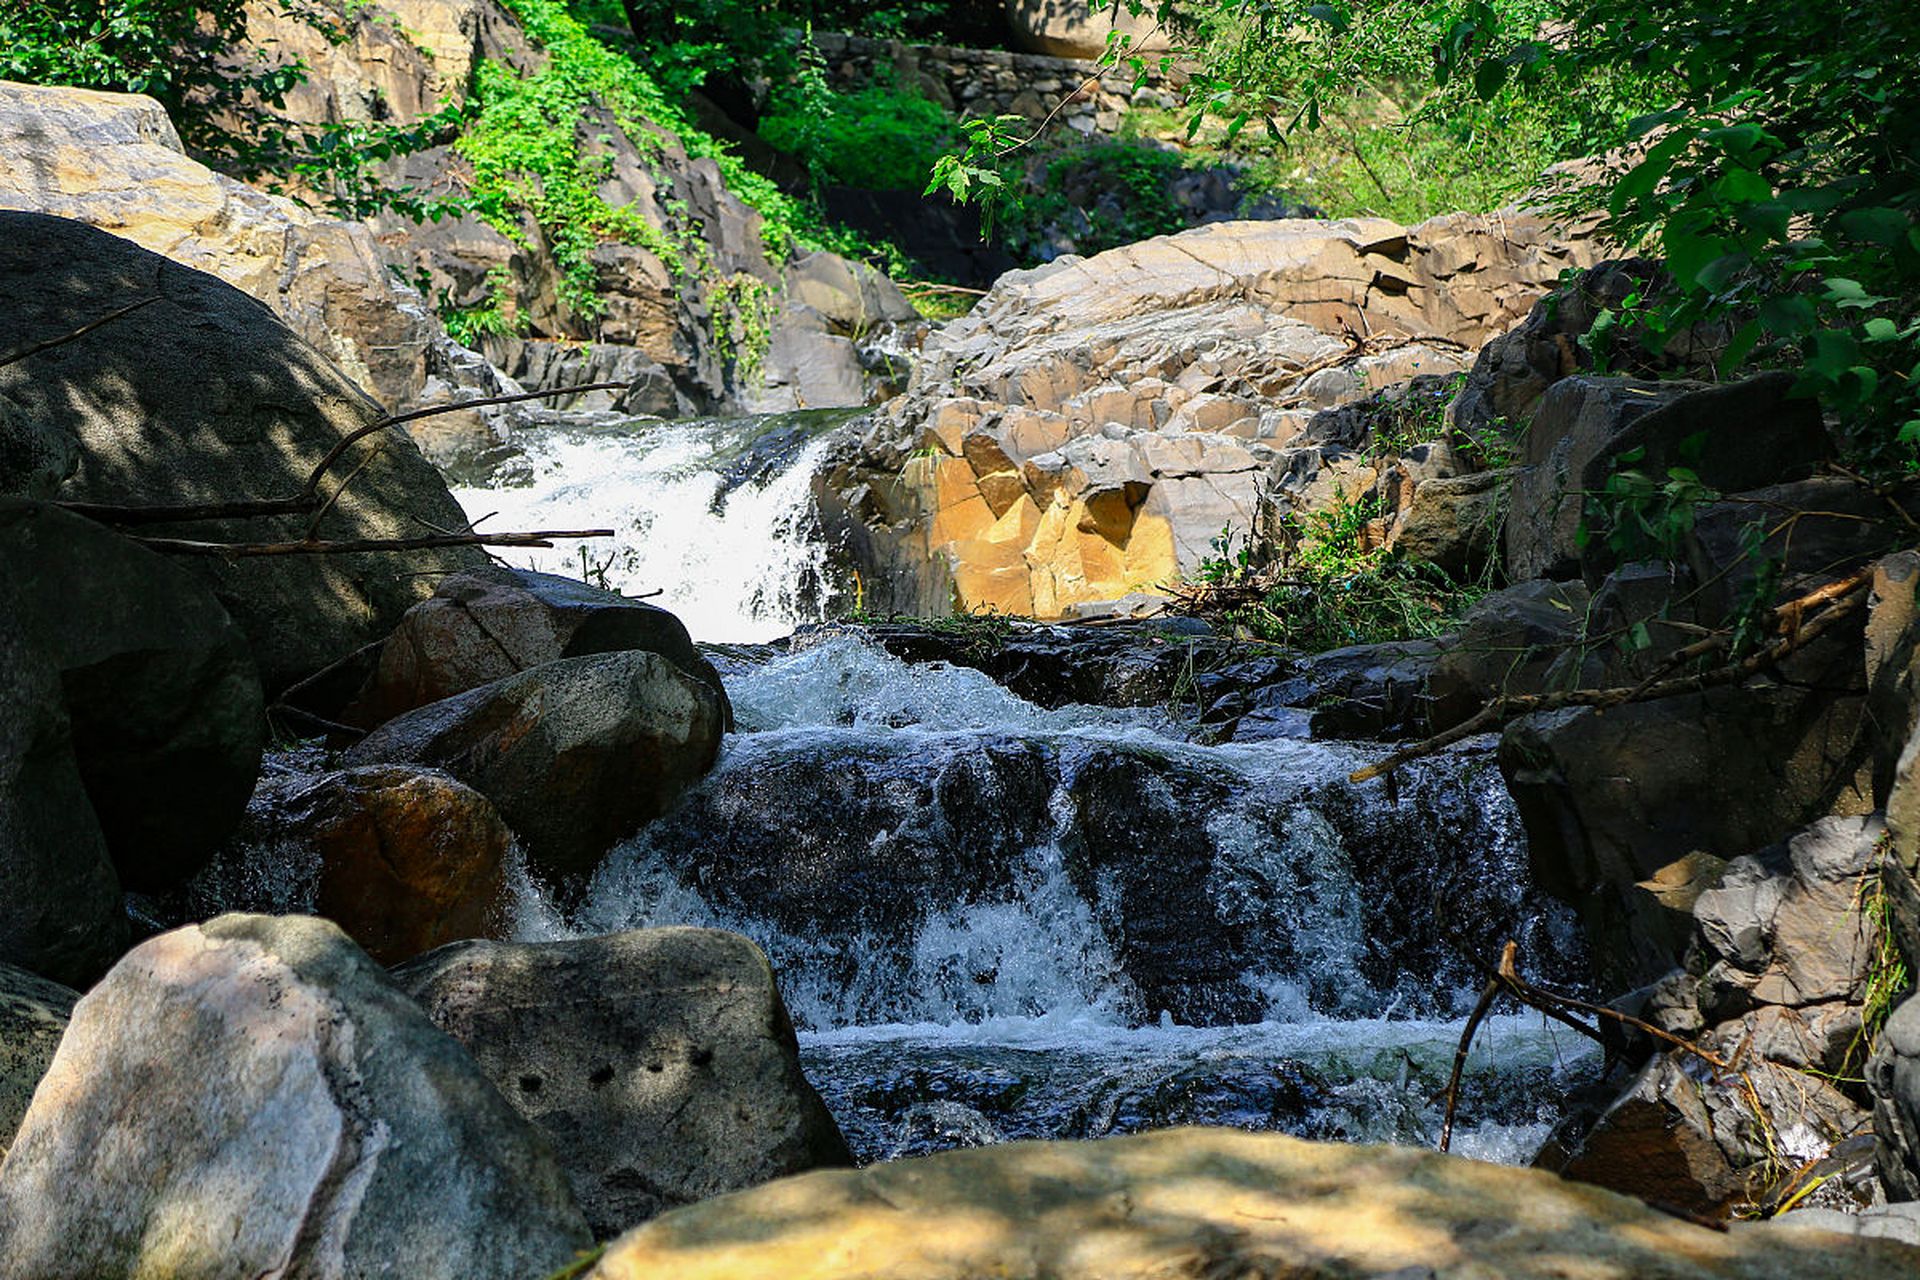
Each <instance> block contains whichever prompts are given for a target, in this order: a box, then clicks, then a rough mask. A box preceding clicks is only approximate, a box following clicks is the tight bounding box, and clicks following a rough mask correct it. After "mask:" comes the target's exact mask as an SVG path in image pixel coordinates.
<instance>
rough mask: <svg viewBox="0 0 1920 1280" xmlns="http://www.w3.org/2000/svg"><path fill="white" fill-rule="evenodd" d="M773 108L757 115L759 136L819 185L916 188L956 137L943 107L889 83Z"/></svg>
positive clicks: (789, 98) (786, 98) (785, 101)
mask: <svg viewBox="0 0 1920 1280" xmlns="http://www.w3.org/2000/svg"><path fill="white" fill-rule="evenodd" d="M776 103H777V105H776V106H775V108H774V109H773V110H772V111H769V112H768V113H767V114H766V115H765V116H763V117H761V120H760V136H761V137H763V138H765V139H766V140H767V141H768V142H770V143H772V144H773V145H774V146H776V147H778V148H780V149H781V150H782V151H788V152H791V153H793V154H794V155H796V156H797V157H799V159H800V160H801V161H802V162H803V163H805V164H806V165H807V167H808V168H809V170H811V171H813V172H814V173H816V174H817V175H818V176H819V177H820V178H821V179H822V180H825V181H831V182H836V183H839V184H841V185H843V186H848V187H859V188H862V189H864V190H870V191H898V190H909V189H911V190H916V191H917V190H919V189H920V188H921V187H924V186H925V185H926V183H927V175H928V174H929V173H931V172H932V171H933V166H934V164H935V162H937V161H938V160H939V158H940V157H941V156H942V155H944V154H946V152H947V151H948V150H950V149H951V148H952V146H953V143H954V139H955V137H956V136H957V129H956V124H955V121H954V118H953V114H952V113H951V112H949V111H948V110H947V109H946V108H944V107H942V106H940V105H939V104H938V103H935V102H929V101H928V100H927V99H926V98H924V97H922V96H920V95H919V94H917V93H913V92H910V91H908V90H904V89H897V88H894V87H892V86H891V85H885V84H874V85H869V86H867V87H866V88H863V89H855V90H851V91H848V92H838V91H835V90H825V91H824V92H821V93H818V94H813V95H804V96H803V95H800V94H794V93H788V94H784V95H782V96H781V97H779V98H777V99H776Z"/></svg>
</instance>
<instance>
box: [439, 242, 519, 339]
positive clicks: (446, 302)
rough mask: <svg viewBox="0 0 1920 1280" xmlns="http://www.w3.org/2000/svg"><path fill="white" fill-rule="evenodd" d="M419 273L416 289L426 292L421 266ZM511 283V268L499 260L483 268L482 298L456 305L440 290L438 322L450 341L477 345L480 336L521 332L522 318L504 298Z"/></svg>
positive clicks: (510, 287)
mask: <svg viewBox="0 0 1920 1280" xmlns="http://www.w3.org/2000/svg"><path fill="white" fill-rule="evenodd" d="M421 275H422V277H423V278H422V279H421V280H420V281H419V288H420V292H422V293H427V292H428V290H427V286H426V281H425V279H424V277H425V275H426V272H425V269H424V268H423V269H422V270H421ZM512 287H513V271H512V269H511V268H510V267H508V266H506V265H505V264H504V263H503V264H501V265H499V266H497V267H494V268H493V269H492V270H491V271H489V272H487V294H486V298H485V300H484V301H482V302H479V303H477V304H474V305H471V306H460V305H459V304H457V303H455V302H454V301H453V300H452V299H451V298H449V297H448V296H447V293H446V290H444V289H443V290H441V291H440V296H439V298H438V299H437V303H438V305H437V307H436V309H437V310H438V311H439V313H440V320H441V323H443V324H445V325H446V326H447V332H448V333H450V334H452V335H453V339H454V341H456V342H458V343H460V344H461V345H462V346H468V347H471V346H476V345H478V344H479V342H480V340H481V339H483V338H492V337H507V336H510V335H513V334H519V333H524V332H525V331H526V321H525V320H523V319H522V318H521V317H520V316H519V315H518V314H517V313H515V312H514V311H513V310H512V308H511V305H510V303H509V301H508V298H509V295H510V291H511V289H512Z"/></svg>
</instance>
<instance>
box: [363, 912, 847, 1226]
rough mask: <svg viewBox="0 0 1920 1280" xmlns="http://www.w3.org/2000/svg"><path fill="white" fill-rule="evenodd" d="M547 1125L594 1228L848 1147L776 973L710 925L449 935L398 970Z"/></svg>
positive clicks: (814, 1163) (438, 1021)
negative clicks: (489, 938)
mask: <svg viewBox="0 0 1920 1280" xmlns="http://www.w3.org/2000/svg"><path fill="white" fill-rule="evenodd" d="M394 976H395V980H396V981H397V982H399V984H400V985H401V986H402V987H403V988H404V989H405V990H406V991H407V992H408V993H409V994H410V995H412V996H413V998H414V999H415V1000H417V1001H418V1002H419V1003H420V1005H421V1007H422V1008H424V1009H425V1010H426V1011H427V1016H428V1017H430V1018H431V1019H432V1020H433V1021H434V1023H435V1025H437V1026H439V1027H440V1028H441V1029H442V1030H444V1031H446V1032H447V1033H448V1034H449V1035H452V1036H453V1037H454V1038H455V1039H456V1040H459V1041H460V1042H461V1043H462V1044H463V1045H465V1046H466V1047H467V1050H468V1051H469V1052H470V1053H472V1054H473V1056H474V1059H475V1060H476V1061H477V1062H478V1063H479V1064H480V1069H481V1070H482V1071H484V1072H485V1073H486V1074H487V1076H488V1078H489V1079H491V1080H492V1081H493V1082H494V1084H495V1085H497V1086H498V1087H499V1089H500V1092H501V1094H502V1095H503V1096H505V1097H506V1099H507V1100H508V1101H509V1102H510V1103H512V1104H513V1106H514V1109H515V1110H517V1111H518V1112H519V1113H520V1114H521V1115H523V1116H525V1117H526V1118H527V1119H528V1120H530V1121H532V1122H533V1123H534V1124H536V1125H538V1126H540V1127H541V1128H542V1129H543V1130H545V1131H546V1133H547V1135H548V1137H549V1138H551V1139H552V1141H553V1145H554V1150H555V1151H556V1152H557V1153H558V1154H559V1157H560V1163H561V1167H562V1168H563V1169H565V1170H566V1173H567V1178H568V1181H569V1182H570V1183H571V1184H572V1187H573V1191H574V1196H575V1198H576V1199H577V1200H578V1201H579V1203H580V1206H581V1208H582V1210H583V1211H584V1212H585V1213H586V1216H587V1221H588V1223H589V1224H590V1225H591V1226H592V1228H593V1231H594V1234H595V1235H596V1236H597V1237H599V1238H601V1239H608V1238H611V1237H613V1236H615V1235H618V1234H619V1233H620V1232H622V1231H624V1230H626V1229H627V1228H628V1227H631V1226H633V1225H635V1224H636V1223H639V1222H643V1221H645V1220H646V1219H648V1218H651V1217H653V1216H654V1215H655V1214H657V1213H660V1212H663V1211H664V1210H667V1209H671V1208H674V1207H675V1206H678V1205H682V1204H689V1203H691V1202H693V1201H695V1200H702V1199H705V1198H706V1197H708V1196H714V1195H720V1194H723V1193H725V1192H728V1191H737V1190H740V1189H741V1188H743V1187H750V1186H755V1185H758V1184H759V1183H762V1182H766V1181H769V1180H770V1179H773V1178H778V1177H784V1176H786V1175H788V1174H793V1173H800V1172H802V1171H804V1170H807V1169H814V1168H820V1167H825V1166H835V1165H848V1164H851V1163H852V1158H851V1156H850V1155H849V1154H848V1152H847V1147H846V1143H845V1141H844V1140H842V1138H841V1136H840V1131H839V1129H838V1128H836V1127H835V1125H834V1122H833V1118H832V1117H831V1116H829V1115H828V1114H827V1111H826V1108H825V1107H824V1106H822V1105H821V1102H820V1098H819V1096H818V1095H817V1094H815V1093H814V1091H813V1089H812V1087H811V1086H810V1085H808V1083H807V1081H806V1078H805V1076H803V1075H802V1074H801V1070H800V1062H799V1056H798V1054H799V1047H798V1044H797V1042H796V1040H795V1038H794V1034H793V1027H792V1024H791V1023H790V1022H789V1020H788V1018H787V1011H786V1006H785V1005H784V1004H783V1003H782V1001H781V999H780V992H779V989H778V986H777V984H776V982H775V979H774V974H773V970H772V969H771V968H770V967H769V966H768V964H767V959H766V957H765V956H764V955H763V954H761V951H760V949H759V948H758V947H756V946H754V945H753V943H751V942H749V941H748V940H747V939H745V938H743V937H741V936H739V935H738V934H732V933H723V932H721V931H719V930H716V929H685V928H678V929H644V930H636V931H632V932H627V933H617V934H611V935H608V936H605V937H599V938H589V939H583V940H581V941H578V942H548V943H530V944H512V943H499V942H463V943H456V944H454V945H452V946H448V947H443V948H441V949H440V950H438V951H435V952H433V953H432V954H431V955H426V956H422V957H420V958H419V959H418V960H415V961H414V962H412V963H411V964H408V965H406V966H404V967H403V968H401V969H400V970H399V971H398V972H396V974H395V975H394Z"/></svg>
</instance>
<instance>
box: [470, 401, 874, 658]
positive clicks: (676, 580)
mask: <svg viewBox="0 0 1920 1280" xmlns="http://www.w3.org/2000/svg"><path fill="white" fill-rule="evenodd" d="M849 416H851V415H850V413H849V412H848V411H836V410H821V411H814V412H800V413H783V414H764V415H759V416H756V417H749V418H701V419H692V420H687V421H674V422H663V421H656V420H651V419H631V418H625V417H621V416H619V415H614V414H605V413H603V414H583V413H550V414H546V415H542V417H541V419H540V421H541V423H542V425H541V426H540V429H539V430H537V431H523V432H522V433H520V434H519V435H518V436H517V437H516V439H515V441H514V444H515V447H516V449H517V451H518V456H517V457H516V458H515V459H513V461H512V462H511V463H510V464H508V465H506V466H503V467H500V468H498V469H497V470H496V471H495V473H494V475H493V477H492V478H491V483H489V484H488V485H487V486H486V487H472V488H459V489H455V490H454V496H455V497H456V498H457V499H458V500H459V501H460V504H461V506H462V507H463V508H464V509H465V510H466V513H467V516H468V518H469V519H475V520H479V519H483V518H484V521H485V522H484V524H483V525H482V526H481V527H482V528H497V529H586V528H611V529H613V530H614V536H613V538H612V539H611V540H596V541H590V542H567V543H561V544H559V545H556V546H554V547H552V548H540V547H534V548H524V549H503V550H502V551H501V552H500V555H501V557H502V558H503V559H505V560H507V561H509V562H510V563H514V564H520V565H524V566H526V567H528V568H533V569H541V570H545V571H547V572H550V573H563V574H567V575H569V576H572V577H576V578H581V577H584V578H586V579H588V580H589V581H593V582H596V583H601V584H603V585H606V586H608V587H611V588H613V589H614V590H616V591H620V592H623V593H625V594H628V595H633V596H643V597H647V598H649V599H651V601H652V602H653V603H654V604H657V605H659V606H660V607H662V608H664V609H670V610H672V611H673V612H674V613H676V614H678V615H679V616H680V619H681V620H682V621H683V622H685V623H686V624H687V629H688V630H689V631H691V632H692V633H693V636H694V638H695V639H697V640H713V641H720V640H725V641H736V642H753V641H764V640H772V639H774V638H776V637H778V636H782V635H785V634H787V633H788V632H790V631H792V630H793V629H794V628H795V627H796V626H798V625H800V624H801V623H804V622H817V621H819V620H820V618H821V616H822V610H823V608H824V606H825V602H826V601H827V600H828V599H829V598H830V597H831V595H832V593H833V589H834V583H833V582H832V578H831V572H830V570H829V567H828V563H827V558H826V551H825V548H824V546H823V545H822V544H821V542H820V540H819V537H818V534H817V531H816V529H815V528H814V526H813V522H812V519H811V504H810V502H809V496H810V488H811V484H812V480H813V474H814V471H815V469H816V467H817V466H818V464H819V461H820V457H821V454H822V453H823V451H824V450H825V448H826V443H827V442H826V439H825V436H824V433H825V432H826V431H827V430H828V429H830V428H831V427H833V426H835V425H837V424H839V423H840V422H843V421H845V420H846V419H847V418H848V417H849ZM655 592H658V593H659V594H657V595H656V594H653V593H655Z"/></svg>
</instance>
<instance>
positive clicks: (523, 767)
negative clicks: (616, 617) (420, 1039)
mask: <svg viewBox="0 0 1920 1280" xmlns="http://www.w3.org/2000/svg"><path fill="white" fill-rule="evenodd" d="M724 726H725V712H724V709H723V706H722V704H721V701H720V697H719V695H718V694H716V693H715V692H714V691H713V689H712V688H711V687H710V686H709V685H707V684H706V683H704V682H702V681H700V680H698V679H696V678H694V677H693V676H690V675H688V674H687V673H686V672H684V671H682V670H681V669H680V668H679V667H677V666H675V665H674V664H673V663H672V662H669V661H668V660H667V659H666V658H663V657H661V656H660V655H659V654H657V653H647V652H644V651H639V650H628V651H625V652H619V653H604V654H593V655H590V656H587V657H580V658H563V659H561V660H560V661H558V662H549V663H546V664H544V665H542V666H538V667H533V668H531V669H530V670H527V671H522V672H519V673H518V674H516V675H511V676H508V677H507V678H506V679H504V680H496V681H494V682H493V683H491V684H486V685H482V686H480V687H479V688H478V689H473V690H470V691H468V692H466V693H463V694H460V695H459V696H457V697H452V698H447V699H444V700H442V701H440V702H435V703H431V704H429V705H427V706H424V707H421V708H420V709H419V710H417V711H411V712H408V713H407V714H406V715H403V716H400V717H398V718H397V719H394V720H389V721H388V722H387V723H386V724H384V725H382V726H381V727H380V728H378V729H376V730H374V731H373V732H372V733H371V734H369V735H367V737H366V738H364V739H363V740H362V741H361V742H360V743H359V745H357V746H356V747H354V748H353V750H352V751H350V752H348V753H347V759H348V762H349V763H351V764H383V763H396V764H422V765H428V766H431V767H433V768H436V769H444V770H445V771H446V772H448V773H450V774H452V775H453V776H454V777H456V778H458V779H459V780H460V781H462V782H464V783H466V784H467V785H468V786H470V787H472V788H473V789H474V790H476V791H478V792H480V794H482V795H484V796H486V797H487V799H489V800H491V801H493V804H494V807H495V808H497V809H498V810H499V811H500V816H501V817H503V818H505V819H506V820H507V825H508V826H510V827H512V828H513V830H514V831H515V832H516V833H517V834H518V835H519V836H520V838H521V841H522V843H523V845H524V847H525V849H526V851H527V857H528V861H529V863H530V864H531V865H532V866H533V867H534V868H535V870H537V871H539V872H541V873H542V874H545V875H553V876H572V875H580V874H585V873H587V872H590V871H591V870H592V869H593V867H594V864H595V863H596V862H597V861H598V859H599V857H600V855H601V854H603V853H605V852H606V851H607V849H608V848H609V847H610V846H611V845H612V844H613V843H614V841H616V840H618V839H620V838H621V837H622V836H626V835H629V834H631V833H632V832H633V831H635V830H636V829H637V828H639V827H640V826H641V825H642V824H644V823H646V822H648V821H651V820H652V819H654V818H656V817H658V816H660V814H662V813H664V812H666V810H667V808H668V807H669V806H670V805H671V804H672V803H673V802H674V800H676V799H678V798H679V796H680V793H681V792H683V791H685V790H686V788H687V787H688V786H690V785H692V783H693V782H694V781H695V780H696V779H697V778H699V777H700V776H701V775H702V774H704V773H705V772H706V771H707V770H708V769H709V768H710V767H711V766H712V764H713V761H714V758H715V757H716V756H717V755H718V754H719V751H720V738H721V734H722V733H723V732H724Z"/></svg>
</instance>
